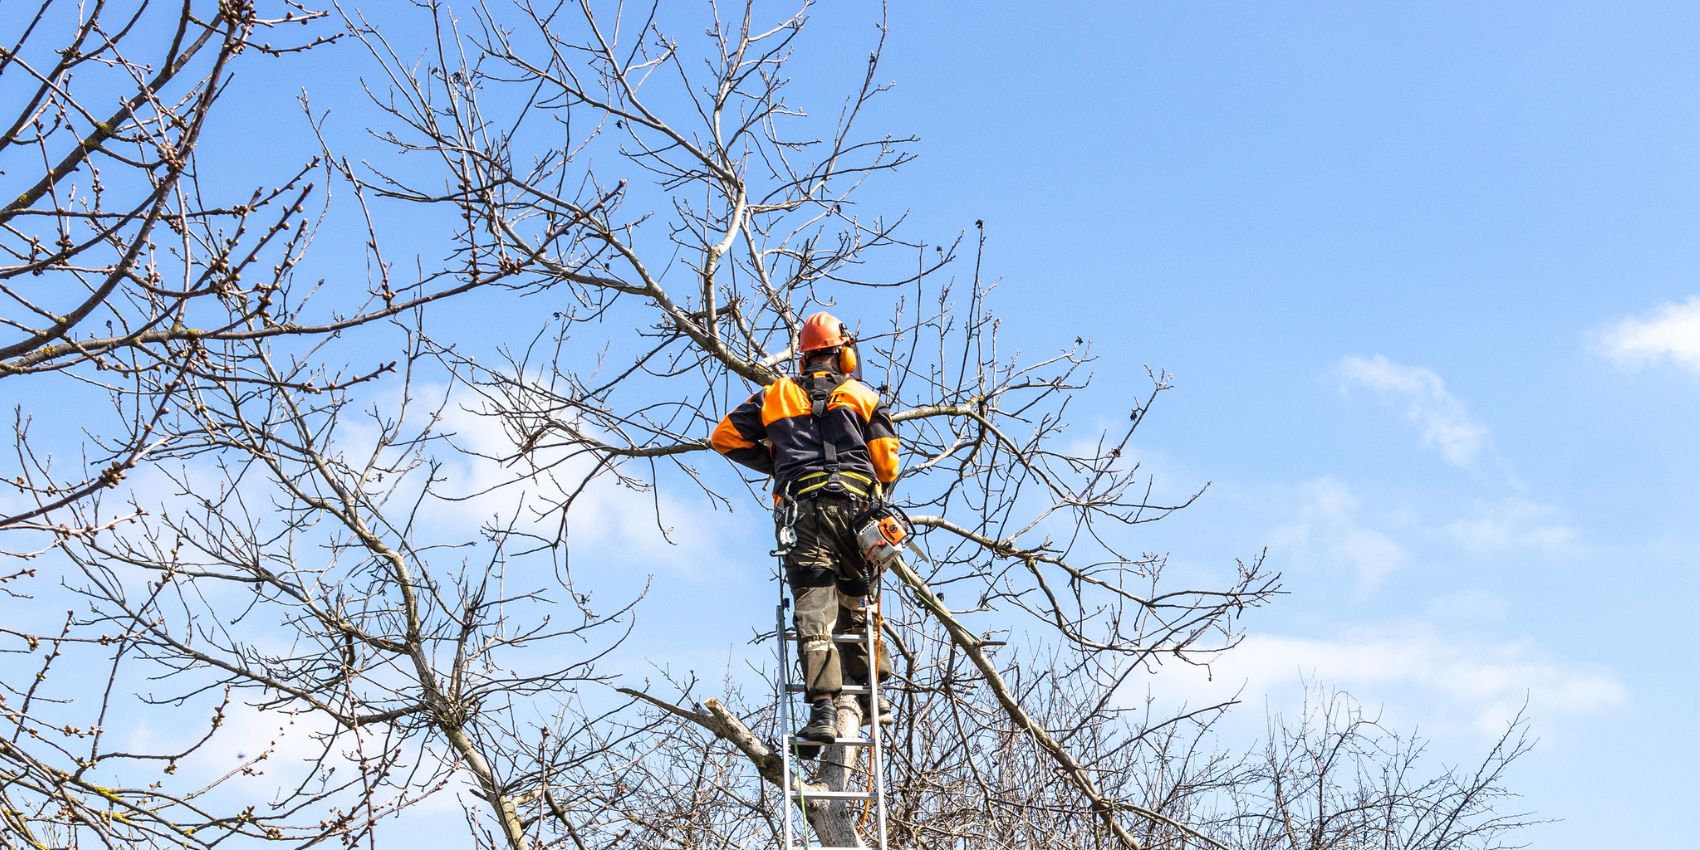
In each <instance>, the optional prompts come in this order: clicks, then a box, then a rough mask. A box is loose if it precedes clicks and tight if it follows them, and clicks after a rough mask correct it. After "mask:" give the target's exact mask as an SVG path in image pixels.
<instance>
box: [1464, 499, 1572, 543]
mask: <svg viewBox="0 0 1700 850" xmlns="http://www.w3.org/2000/svg"><path fill="white" fill-rule="evenodd" d="M1446 531H1447V533H1448V534H1450V535H1451V537H1452V539H1453V540H1455V541H1457V543H1458V545H1460V546H1462V547H1463V548H1465V549H1467V550H1470V551H1474V552H1506V551H1512V550H1520V551H1530V550H1533V551H1543V552H1553V551H1556V550H1560V549H1564V548H1566V547H1572V546H1575V545H1576V544H1577V539H1578V534H1577V531H1576V529H1575V528H1573V527H1572V526H1570V525H1567V524H1565V523H1564V522H1562V521H1560V519H1559V516H1558V509H1557V508H1556V507H1554V506H1552V505H1547V504H1542V503H1540V502H1535V501H1531V500H1529V499H1524V498H1515V497H1514V498H1510V499H1504V500H1501V501H1497V502H1478V503H1477V504H1476V506H1475V509H1474V511H1472V512H1471V513H1470V515H1469V516H1466V517H1462V518H1460V519H1457V520H1454V521H1453V522H1451V523H1450V524H1448V525H1447V526H1446Z"/></svg>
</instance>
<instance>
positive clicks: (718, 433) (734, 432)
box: [698, 417, 756, 454]
mask: <svg viewBox="0 0 1700 850" xmlns="http://www.w3.org/2000/svg"><path fill="white" fill-rule="evenodd" d="M698 433H701V432H700V431H699V432H698ZM709 443H710V444H711V445H713V446H714V450H715V451H717V452H719V453H721V454H726V453H727V452H730V451H734V450H737V449H750V448H755V445H756V444H755V443H752V442H750V441H749V440H746V439H744V435H743V434H740V433H738V428H737V426H735V425H733V424H732V420H731V418H730V417H728V418H726V419H722V420H720V424H719V425H716V426H714V436H713V437H711V438H709Z"/></svg>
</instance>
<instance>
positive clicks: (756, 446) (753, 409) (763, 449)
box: [709, 390, 773, 475]
mask: <svg viewBox="0 0 1700 850" xmlns="http://www.w3.org/2000/svg"><path fill="white" fill-rule="evenodd" d="M766 393H767V391H766V390H760V391H758V392H756V394H755V395H752V396H750V398H749V400H748V401H746V402H744V403H743V404H740V405H738V406H737V407H736V408H734V409H733V411H732V412H731V413H728V414H726V418H725V419H722V420H720V424H719V425H717V426H715V428H714V437H713V438H712V439H710V441H709V442H710V443H712V444H713V445H714V450H715V451H717V452H719V453H721V454H723V455H725V456H726V457H728V458H730V459H732V460H734V461H737V462H738V463H741V464H743V465H744V466H747V467H749V468H751V469H753V470H755V471H757V472H760V473H763V474H767V475H772V474H773V453H772V452H770V451H769V450H768V448H767V445H766V444H765V443H763V442H762V441H763V440H766V439H767V426H766V425H763V424H762V421H761V407H762V400H763V399H764V398H765V397H766Z"/></svg>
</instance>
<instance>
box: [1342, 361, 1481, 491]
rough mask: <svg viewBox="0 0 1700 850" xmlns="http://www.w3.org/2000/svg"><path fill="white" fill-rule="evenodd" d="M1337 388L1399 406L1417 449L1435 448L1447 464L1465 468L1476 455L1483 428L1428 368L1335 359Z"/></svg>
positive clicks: (1479, 452)
mask: <svg viewBox="0 0 1700 850" xmlns="http://www.w3.org/2000/svg"><path fill="white" fill-rule="evenodd" d="M1338 371H1339V374H1340V386H1341V389H1342V390H1351V389H1354V388H1364V389H1369V390H1372V391H1374V392H1376V393H1377V394H1379V395H1380V396H1381V397H1382V398H1383V399H1385V400H1387V401H1389V402H1393V403H1398V404H1401V405H1402V406H1403V407H1404V414H1405V419H1407V420H1408V421H1410V422H1412V423H1413V424H1415V425H1416V426H1417V430H1418V432H1419V434H1420V435H1421V437H1422V441H1423V445H1426V446H1429V447H1431V448H1434V449H1436V450H1438V451H1439V452H1440V454H1441V456H1442V457H1445V458H1446V461H1447V462H1448V463H1450V464H1452V465H1453V466H1458V467H1468V466H1470V465H1471V464H1472V463H1474V462H1475V459H1476V457H1477V455H1479V454H1481V451H1482V447H1483V446H1484V445H1485V444H1486V442H1487V437H1488V429H1487V427H1486V426H1484V425H1482V424H1481V423H1479V422H1477V421H1475V419H1474V418H1472V417H1471V416H1470V413H1469V411H1468V410H1467V409H1466V408H1465V406H1464V403H1463V402H1462V401H1460V400H1459V399H1458V398H1457V397H1456V396H1454V395H1452V393H1451V392H1450V391H1448V390H1447V389H1446V382H1445V381H1444V380H1441V377H1440V376H1439V375H1438V374H1435V372H1434V371H1432V370H1430V369H1424V368H1422V367H1419V366H1406V365H1403V364H1400V363H1395V362H1393V361H1391V360H1388V359H1387V358H1386V357H1383V356H1381V355H1379V354H1377V355H1376V356H1374V357H1371V358H1364V357H1353V356H1348V357H1344V358H1341V360H1340V363H1339V367H1338Z"/></svg>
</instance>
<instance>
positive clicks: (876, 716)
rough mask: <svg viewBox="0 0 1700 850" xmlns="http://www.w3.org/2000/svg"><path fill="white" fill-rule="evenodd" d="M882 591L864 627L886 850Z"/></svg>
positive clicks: (871, 765)
mask: <svg viewBox="0 0 1700 850" xmlns="http://www.w3.org/2000/svg"><path fill="white" fill-rule="evenodd" d="M878 593H879V588H878V587H875V588H874V595H873V598H872V599H870V600H869V602H870V603H871V604H870V605H867V606H865V608H868V609H871V610H870V611H869V614H868V617H867V622H866V623H864V624H863V628H864V630H865V631H866V639H867V643H866V644H864V646H866V647H867V652H868V663H867V664H866V665H865V666H866V668H867V671H868V718H867V720H868V739H869V741H870V742H871V743H870V744H869V746H868V770H869V771H870V772H871V773H872V775H873V783H872V784H873V786H874V829H875V830H876V836H875V839H876V840H875V844H876V846H878V847H879V850H886V843H885V842H886V839H885V734H884V730H883V729H882V728H881V727H882V725H883V724H881V723H880V659H879V654H880V648H881V647H880V641H879V639H878V638H879V629H880V622H879V621H880V619H881V615H880V606H879V597H878Z"/></svg>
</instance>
